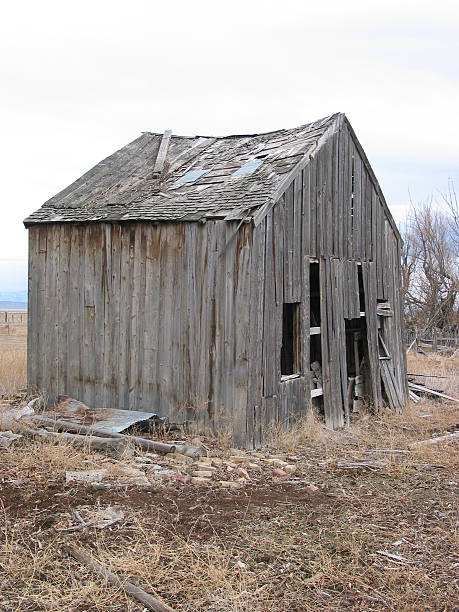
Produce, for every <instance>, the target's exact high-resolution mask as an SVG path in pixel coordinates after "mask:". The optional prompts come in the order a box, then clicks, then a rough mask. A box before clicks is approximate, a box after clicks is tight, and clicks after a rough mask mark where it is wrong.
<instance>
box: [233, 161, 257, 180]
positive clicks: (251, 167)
mask: <svg viewBox="0 0 459 612" xmlns="http://www.w3.org/2000/svg"><path fill="white" fill-rule="evenodd" d="M262 163H263V161H262V160H261V159H252V160H250V161H248V162H245V164H244V165H243V166H241V167H240V168H239V169H238V170H236V172H233V176H242V175H243V174H252V172H255V170H256V169H257V168H259V167H260V166H261V164H262Z"/></svg>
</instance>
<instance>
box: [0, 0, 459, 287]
mask: <svg viewBox="0 0 459 612" xmlns="http://www.w3.org/2000/svg"><path fill="white" fill-rule="evenodd" d="M336 111H341V112H345V113H346V114H347V116H348V117H349V119H350V121H351V123H352V125H353V127H354V129H355V131H356V133H357V136H358V138H359V139H360V141H361V143H362V145H363V147H364V149H365V150H366V153H367V155H368V157H369V159H370V162H371V163H372V165H373V168H374V170H375V173H376V175H377V177H378V179H379V181H380V183H381V186H382V189H383V191H384V193H385V195H386V198H387V200H388V203H389V206H390V208H391V210H392V213H393V215H394V216H395V218H396V220H397V221H401V220H402V219H403V217H404V215H405V214H406V210H407V206H408V204H409V191H410V192H411V195H412V198H413V200H414V201H422V200H425V199H427V198H428V197H429V196H430V195H431V194H434V195H435V194H438V193H439V191H446V188H447V181H448V178H452V179H453V180H455V183H456V187H459V3H458V2H457V1H455V2H453V1H447V0H437V1H436V2H422V1H416V2H414V1H410V0H398V1H396V2H394V1H392V0H385V1H384V2H380V1H378V2H373V1H372V0H366V1H363V0H362V1H357V0H355V1H353V0H348V1H347V2H342V1H340V2H332V1H329V0H322V1H317V0H314V2H308V1H305V0H303V1H294V0H284V1H283V2H271V1H270V0H267V1H264V2H259V1H250V0H245V1H240V0H231V2H225V3H223V2H216V1H215V0H214V1H213V2H211V1H207V0H203V1H201V0H195V1H194V2H190V1H189V0H188V1H185V2H182V1H180V2H178V1H173V0H172V1H171V0H169V1H168V2H155V1H153V0H150V1H147V0H130V1H129V2H125V1H124V2H118V1H117V0H111V1H110V2H107V1H105V0H101V1H97V0H92V1H91V2H88V1H86V0H79V1H78V2H75V1H71V0H68V1H67V2H62V0H61V1H60V2H53V1H49V0H41V1H40V2H36V1H35V2H31V1H23V2H9V3H2V13H1V23H0V128H1V132H0V133H1V145H2V146H1V148H0V168H1V185H2V195H1V213H2V214H1V225H0V290H3V291H7V290H9V291H16V290H20V289H25V288H26V286H27V272H26V268H27V235H26V231H25V230H24V228H23V226H22V220H23V219H24V218H25V217H26V216H27V215H28V214H30V213H31V212H32V211H33V210H35V209H37V208H39V206H40V205H41V204H42V203H43V202H44V201H45V200H47V199H48V198H49V197H51V196H52V195H54V194H55V193H56V192H58V191H59V190H61V189H62V188H64V187H65V186H66V185H68V184H69V183H70V182H72V181H73V180H74V179H76V178H77V177H78V176H80V175H81V174H82V173H83V172H84V171H86V170H88V169H89V168H90V167H92V166H93V165H94V164H95V163H97V162H98V161H100V160H101V159H102V158H104V157H106V156H107V155H109V154H110V153H112V152H114V151H115V150H116V149H118V148H120V147H121V146H123V145H124V144H126V143H128V142H130V141H131V140H133V139H134V138H136V137H137V136H138V135H139V133H140V132H141V131H157V132H162V131H164V130H165V129H167V128H170V129H172V130H173V131H174V133H176V134H186V135H193V134H211V135H220V134H222V135H223V134H231V133H239V134H240V133H253V132H260V131H269V130H273V129H277V128H283V127H294V126H296V125H301V124H303V123H307V122H309V121H313V120H315V119H318V118H319V117H323V116H325V115H329V114H331V113H333V112H336Z"/></svg>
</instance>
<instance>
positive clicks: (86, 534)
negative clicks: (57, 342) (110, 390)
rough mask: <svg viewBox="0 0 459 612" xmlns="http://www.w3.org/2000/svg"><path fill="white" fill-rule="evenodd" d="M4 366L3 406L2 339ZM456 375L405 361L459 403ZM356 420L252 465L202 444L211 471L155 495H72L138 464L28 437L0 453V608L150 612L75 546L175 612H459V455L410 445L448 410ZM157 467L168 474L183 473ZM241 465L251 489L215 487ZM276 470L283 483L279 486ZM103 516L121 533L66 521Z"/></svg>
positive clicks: (449, 363)
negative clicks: (99, 472)
mask: <svg viewBox="0 0 459 612" xmlns="http://www.w3.org/2000/svg"><path fill="white" fill-rule="evenodd" d="M21 350H22V353H21ZM0 360H1V361H0V364H1V365H0V385H1V389H2V392H3V398H2V405H3V408H4V409H5V408H8V407H11V406H12V405H23V404H24V403H25V398H24V396H22V395H21V394H20V393H19V394H18V393H16V394H14V390H15V386H16V385H17V386H19V387H22V386H23V384H24V382H25V354H24V349H19V348H17V347H5V345H4V344H3V342H1V344H0ZM458 369H459V359H458V358H455V359H454V358H447V357H437V356H435V355H432V356H410V360H409V371H410V372H422V373H426V372H428V373H429V374H435V375H437V376H445V377H446V378H442V379H437V378H431V379H427V384H430V385H432V386H435V387H436V388H439V386H438V385H439V384H441V385H442V386H441V388H442V389H443V390H445V391H446V392H449V393H450V394H452V395H456V396H458V395H459V380H458ZM354 421H355V422H354V423H353V424H352V426H351V427H350V428H349V429H347V430H343V431H339V432H332V431H329V430H326V429H325V428H324V427H323V426H322V425H321V424H320V423H318V422H317V421H315V420H310V421H309V422H308V423H306V424H305V426H304V427H303V428H301V429H299V430H297V431H292V432H288V433H285V432H284V433H277V432H273V440H272V445H271V446H270V447H269V448H266V449H262V450H261V451H260V452H250V453H242V452H240V451H234V450H231V449H228V448H224V447H222V446H218V444H216V443H215V442H213V441H212V440H210V439H205V440H204V442H205V444H206V445H207V447H208V450H209V455H211V456H213V457H214V459H215V465H216V466H217V467H215V468H214V470H215V475H214V476H213V477H212V478H211V479H210V480H209V483H208V484H205V485H200V486H196V485H194V484H183V483H182V482H180V481H178V480H176V479H175V477H174V476H171V477H170V478H169V479H167V478H166V479H163V480H161V481H156V480H154V479H153V478H151V482H152V486H151V487H150V488H142V487H139V486H116V485H115V484H112V486H109V488H100V487H97V488H96V487H93V486H89V485H87V484H85V485H76V484H75V483H72V482H70V483H66V479H65V472H66V470H70V469H80V470H81V469H102V468H103V469H106V470H107V474H108V476H107V479H108V482H112V483H114V482H115V481H116V475H117V474H119V473H120V470H121V471H122V470H123V469H124V468H125V467H126V466H131V467H132V466H137V467H138V465H139V464H138V462H136V457H135V455H133V454H130V455H129V454H127V455H126V456H124V457H122V458H121V459H114V458H111V457H105V456H103V455H102V454H100V453H95V452H91V451H90V450H89V449H81V450H77V449H75V448H73V447H70V446H67V445H65V444H52V443H49V442H46V443H41V442H36V441H35V442H33V441H30V440H25V439H22V440H20V441H18V442H17V443H16V444H15V445H13V446H11V447H9V448H8V449H3V450H0V457H1V465H2V470H1V480H0V530H1V531H0V575H1V577H2V579H1V588H0V609H1V610H5V611H6V610H8V611H10V610H11V611H13V610H14V611H18V612H19V611H35V610H55V611H75V612H77V611H78V612H80V611H95V610H97V611H111V612H118V611H132V612H134V611H137V612H140V611H141V610H143V609H144V608H143V607H142V606H141V605H140V604H138V603H136V602H135V601H134V600H132V599H130V598H128V597H127V596H126V594H125V593H124V591H123V590H122V589H119V588H116V587H114V586H111V585H108V584H107V583H106V582H105V581H104V580H102V579H100V578H98V577H97V576H96V575H94V574H93V573H91V572H90V571H89V570H87V569H85V568H84V567H82V566H81V565H80V564H79V563H78V562H76V561H74V560H73V559H71V558H69V556H68V555H67V553H66V552H65V545H66V544H69V543H71V544H73V545H76V546H78V547H80V548H81V549H83V550H85V551H86V552H88V553H90V554H91V555H92V556H93V557H94V558H95V559H97V560H98V561H99V562H101V563H102V564H103V565H104V566H105V567H107V568H110V569H111V570H112V571H114V572H116V573H117V574H118V575H119V576H120V577H121V578H122V579H126V580H131V581H134V582H137V583H138V584H140V585H141V586H142V587H143V588H144V589H145V590H146V591H148V592H150V593H152V594H154V595H155V596H157V597H158V598H160V599H162V600H164V601H165V602H167V603H168V604H169V605H170V606H172V607H173V608H174V609H175V610H177V611H179V610H180V611H191V610H206V611H214V612H217V611H228V612H230V611H231V612H243V611H244V612H249V611H254V612H266V611H273V612H274V611H285V612H287V611H289V612H290V611H298V612H299V611H317V610H336V611H338V610H339V611H341V610H343V609H349V610H362V611H370V610H393V611H400V610H411V611H421V610H451V611H453V610H457V609H458V607H459V598H458V572H459V555H458V546H457V544H458V542H457V526H458V523H457V518H458V517H457V501H458V497H457V491H458V486H459V476H458V453H457V442H449V443H448V442H446V443H443V444H437V445H429V446H422V447H414V446H413V443H414V442H416V441H419V440H423V439H427V438H430V437H433V436H436V435H439V434H443V433H445V432H451V431H454V430H455V429H456V428H457V423H458V412H457V408H456V407H455V405H454V404H453V403H449V402H444V401H431V400H426V399H423V400H422V401H420V402H419V403H418V404H416V405H414V404H410V405H409V406H408V408H407V411H406V413H405V414H403V415H402V416H396V415H393V414H391V413H390V412H384V413H381V414H379V415H377V416H374V417H369V416H366V415H361V416H360V418H359V419H358V420H357V419H355V420H354ZM137 454H138V453H137ZM143 456H145V453H143ZM235 456H236V457H235ZM151 460H153V461H155V462H157V463H159V464H164V465H168V466H169V467H171V468H173V469H172V472H174V474H176V473H186V472H187V470H188V471H189V470H191V469H193V468H192V466H191V465H189V464H188V463H185V464H184V465H183V466H180V465H179V466H178V467H177V466H176V465H174V464H173V463H172V462H171V460H168V459H167V457H154V458H152V459H151ZM236 460H237V462H238V464H240V465H242V466H244V469H246V471H247V473H248V476H249V478H248V479H247V478H240V479H236V481H235V482H236V483H237V487H238V488H234V489H233V488H231V489H230V488H228V489H227V488H223V487H222V486H220V485H219V484H218V483H219V481H220V480H225V479H229V478H233V474H234V468H232V467H231V465H234V461H236ZM276 461H281V462H284V464H289V465H292V466H294V467H292V470H291V473H290V474H289V475H287V476H284V477H279V476H278V475H277V473H276V471H275V466H276ZM225 462H226V463H225ZM225 466H226V467H225ZM350 466H353V467H350ZM228 468H230V469H229V470H228ZM177 469H178V470H179V471H178V472H177ZM174 470H175V471H174ZM147 475H148V476H149V477H150V475H151V473H150V472H147ZM110 479H112V480H110ZM108 505H111V506H116V507H117V508H121V509H122V511H123V512H124V518H123V520H122V521H120V522H117V523H116V524H114V525H112V526H110V527H106V528H105V529H98V528H96V527H94V526H92V527H91V526H87V527H82V526H81V525H79V523H78V522H77V521H76V519H75V516H76V515H75V514H74V513H75V510H76V511H78V512H79V513H80V516H81V515H84V514H83V513H84V512H86V513H88V512H91V511H92V512H94V511H100V510H101V509H102V510H103V509H104V508H106V507H107V506H108Z"/></svg>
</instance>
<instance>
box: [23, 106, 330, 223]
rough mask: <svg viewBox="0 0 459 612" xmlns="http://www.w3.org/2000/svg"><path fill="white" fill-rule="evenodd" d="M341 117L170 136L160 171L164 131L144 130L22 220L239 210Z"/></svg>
mask: <svg viewBox="0 0 459 612" xmlns="http://www.w3.org/2000/svg"><path fill="white" fill-rule="evenodd" d="M338 117H339V114H335V115H332V116H330V117H326V118H324V119H320V120H319V121H315V122H314V123H310V124H307V125H303V126H300V127H298V128H294V129H289V130H278V131H275V132H269V133H267V134H255V135H247V136H227V137H222V138H213V137H204V136H196V137H191V138H190V137H183V136H172V137H171V138H170V140H169V141H168V143H167V155H166V158H165V161H164V165H163V169H162V172H161V173H160V174H159V175H158V173H155V165H156V167H157V160H158V152H159V149H160V145H161V142H162V139H163V136H162V134H152V133H144V134H142V135H141V136H140V137H139V138H137V139H136V140H134V141H133V142H131V143H130V144H128V145H127V146H125V147H123V148H122V149H120V150H119V151H117V152H116V153H114V154H113V155H110V157H107V158H106V159H105V160H103V161H101V162H100V163H99V164H97V165H96V166H94V168H92V169H91V170H89V172H86V174H84V175H83V176H82V177H81V178H79V179H78V180H77V181H75V182H74V183H72V184H71V185H69V186H68V187H67V188H66V189H64V190H63V191H61V192H60V193H58V194H57V195H56V196H54V197H52V198H51V199H50V200H48V201H47V202H45V204H43V206H42V207H41V208H40V209H39V210H37V211H36V212H34V213H33V214H32V215H30V216H29V217H28V218H27V219H26V220H25V221H24V223H25V224H26V226H27V225H32V224H35V223H56V222H74V223H85V222H91V221H133V220H145V221H158V222H159V221H199V220H203V219H205V218H209V217H225V218H241V217H243V216H244V215H245V214H247V212H248V211H250V210H252V209H254V208H258V207H261V206H266V205H269V204H270V203H271V202H272V200H273V198H275V197H278V192H279V188H280V186H282V184H283V183H284V182H285V180H286V178H287V177H288V176H289V175H290V174H291V173H292V172H294V171H295V168H296V167H297V166H298V165H299V164H301V162H303V163H304V160H305V158H307V157H308V156H309V155H310V154H311V153H313V151H314V150H315V148H316V147H317V144H318V142H319V140H320V139H321V138H323V137H324V135H325V134H326V132H327V131H328V130H330V128H332V127H333V126H334V125H335V122H336V121H337V119H338ZM164 149H165V146H164V143H163V150H164ZM202 170H205V172H203V173H201V172H198V171H202ZM193 179H194V180H193Z"/></svg>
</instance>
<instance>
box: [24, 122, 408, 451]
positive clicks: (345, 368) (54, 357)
mask: <svg viewBox="0 0 459 612" xmlns="http://www.w3.org/2000/svg"><path fill="white" fill-rule="evenodd" d="M25 225H26V227H27V228H28V229H29V249H30V254H29V334H28V384H29V386H30V387H34V388H38V389H41V390H44V391H45V392H46V393H48V394H49V395H50V396H52V397H54V396H57V395H60V394H67V395H71V396H72V397H75V398H78V399H79V400H80V401H82V402H85V403H86V404H88V405H89V406H98V407H113V408H129V409H137V410H147V409H148V410H151V411H154V412H156V413H157V414H159V415H161V416H164V415H168V416H169V418H170V419H171V420H175V421H180V422H181V421H184V420H190V419H196V420H198V421H199V422H200V423H202V424H205V425H208V426H210V428H212V429H213V430H215V431H225V432H227V431H228V430H229V431H231V432H232V435H233V444H235V445H241V446H244V445H245V446H258V445H260V444H262V443H263V440H265V439H266V435H267V432H268V431H269V430H270V429H271V428H272V427H273V426H276V425H281V426H286V425H288V424H289V423H292V422H294V421H296V420H298V419H299V418H301V417H302V416H304V415H305V414H306V413H307V411H308V410H309V409H310V408H311V407H313V408H314V409H315V410H316V411H317V413H322V414H323V415H324V418H325V422H326V424H327V425H328V426H330V427H334V428H337V427H340V426H342V425H343V424H344V423H345V420H346V418H349V412H352V410H353V409H358V407H359V404H360V403H361V402H362V401H366V402H368V403H372V404H373V405H374V407H375V408H378V407H379V406H380V405H381V403H382V402H386V403H388V404H389V405H391V406H392V407H393V408H395V409H397V410H401V409H402V408H403V406H404V405H405V401H406V397H407V387H406V376H405V372H406V365H405V352H404V346H403V320H402V302H401V294H400V246H401V238H400V235H399V232H398V230H397V227H396V225H395V223H394V221H393V219H392V217H391V214H390V212H389V210H388V207H387V204H386V202H385V200H384V196H383V194H382V192H381V189H380V187H379V185H378V182H377V180H376V178H375V175H374V173H373V171H372V169H371V167H370V165H369V163H368V160H367V158H366V156H365V153H364V151H363V149H362V147H361V145H360V144H359V142H358V140H357V138H356V136H355V134H354V131H353V130H352V127H351V126H350V124H349V122H348V120H347V119H346V117H345V116H344V115H343V114H335V115H333V116H330V117H327V118H325V119H321V120H319V121H316V122H314V123H310V124H308V125H303V126H301V127H299V128H296V129H289V130H279V131H275V132H270V133H267V134H255V135H245V136H229V137H221V138H212V137H190V138H188V137H181V136H174V135H171V133H170V132H165V133H164V134H152V133H144V134H142V135H141V136H140V137H139V138H137V140H134V141H133V142H132V143H131V144H129V145H127V146H126V147H124V148H122V149H120V150H119V151H117V152H116V153H114V154H113V155H111V156H110V157H108V158H107V159H105V160H104V161H102V162H100V163H99V164H98V165H97V166H95V167H94V168H93V169H92V170H90V171H89V172H87V173H86V174H85V175H84V176H82V177H81V178H80V179H78V180H77V181H76V182H74V183H73V184H72V185H70V186H69V187H67V188H66V189H64V190H63V191H62V192H60V193H59V194H58V195H56V196H55V197H53V198H51V199H50V200H49V201H48V202H46V203H45V204H44V205H43V206H42V207H41V208H40V209H39V210H38V211H37V212H35V213H34V214H32V215H31V216H30V217H28V218H27V219H26V220H25Z"/></svg>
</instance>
